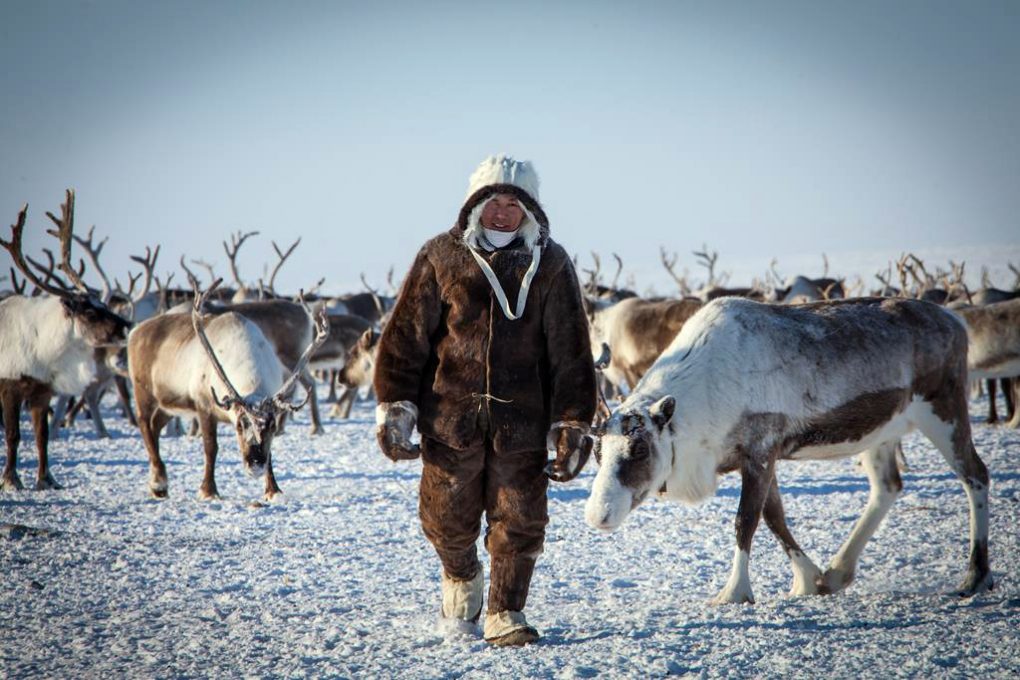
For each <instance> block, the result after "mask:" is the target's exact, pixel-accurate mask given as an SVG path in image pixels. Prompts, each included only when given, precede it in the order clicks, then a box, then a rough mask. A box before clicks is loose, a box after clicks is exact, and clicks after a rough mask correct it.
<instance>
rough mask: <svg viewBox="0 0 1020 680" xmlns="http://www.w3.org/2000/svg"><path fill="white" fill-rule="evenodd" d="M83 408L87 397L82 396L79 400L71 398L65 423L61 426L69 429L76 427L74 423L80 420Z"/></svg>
mask: <svg viewBox="0 0 1020 680" xmlns="http://www.w3.org/2000/svg"><path fill="white" fill-rule="evenodd" d="M83 408H85V395H81V396H79V397H78V398H77V399H75V398H74V397H71V401H70V403H69V404H68V407H67V415H66V416H64V422H63V423H61V425H62V426H63V427H66V428H68V429H70V428H72V427H74V421H75V420H77V419H78V414H79V413H81V410H82V409H83Z"/></svg>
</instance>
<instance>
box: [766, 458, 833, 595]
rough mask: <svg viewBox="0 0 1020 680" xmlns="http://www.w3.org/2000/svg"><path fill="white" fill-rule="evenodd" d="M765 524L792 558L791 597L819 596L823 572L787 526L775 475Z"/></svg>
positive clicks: (767, 499)
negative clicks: (819, 581)
mask: <svg viewBox="0 0 1020 680" xmlns="http://www.w3.org/2000/svg"><path fill="white" fill-rule="evenodd" d="M763 514H764V517H765V524H767V525H768V527H769V529H771V530H772V533H773V534H775V537H776V538H778V539H779V543H780V545H782V546H783V551H784V552H785V553H786V556H787V557H789V558H790V567H791V568H792V569H793V587H792V588H790V595H792V596H794V597H796V596H799V595H817V594H818V587H817V585H816V581H817V580H818V579H819V578H820V577H821V575H822V570H821V569H819V568H818V567H817V566H816V565H815V563H814V562H813V561H811V558H810V557H808V556H807V555H805V554H804V551H803V550H801V549H800V546H799V545H797V541H796V540H795V539H794V538H793V534H791V533H790V529H789V528H788V527H787V526H786V513H785V512H783V499H782V498H781V497H780V496H779V482H778V481H777V480H776V477H775V475H773V476H772V484H771V485H770V486H769V492H768V496H767V497H766V498H765V509H764V513H763Z"/></svg>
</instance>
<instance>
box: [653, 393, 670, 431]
mask: <svg viewBox="0 0 1020 680" xmlns="http://www.w3.org/2000/svg"><path fill="white" fill-rule="evenodd" d="M674 410H676V399H674V398H673V397H672V396H670V395H666V396H665V397H663V398H662V399H660V400H658V401H657V402H655V403H654V404H652V407H651V408H649V409H648V414H649V415H650V416H652V422H653V423H655V424H656V425H657V426H658V428H659V429H660V430H661V429H663V428H664V427H666V423H668V422H669V421H670V419H671V418H672V417H673V411H674Z"/></svg>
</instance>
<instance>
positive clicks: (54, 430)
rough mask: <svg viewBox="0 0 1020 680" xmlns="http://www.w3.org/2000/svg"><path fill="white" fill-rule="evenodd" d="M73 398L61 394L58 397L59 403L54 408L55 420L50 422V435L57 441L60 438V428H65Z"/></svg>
mask: <svg viewBox="0 0 1020 680" xmlns="http://www.w3.org/2000/svg"><path fill="white" fill-rule="evenodd" d="M72 400H73V397H69V396H67V395H66V394H61V395H59V396H58V397H57V403H56V405H55V406H54V407H53V419H52V420H51V421H50V434H52V435H53V438H54V439H56V438H58V437H60V428H61V427H63V426H64V416H66V415H67V407H68V406H69V405H70V403H71V401H72Z"/></svg>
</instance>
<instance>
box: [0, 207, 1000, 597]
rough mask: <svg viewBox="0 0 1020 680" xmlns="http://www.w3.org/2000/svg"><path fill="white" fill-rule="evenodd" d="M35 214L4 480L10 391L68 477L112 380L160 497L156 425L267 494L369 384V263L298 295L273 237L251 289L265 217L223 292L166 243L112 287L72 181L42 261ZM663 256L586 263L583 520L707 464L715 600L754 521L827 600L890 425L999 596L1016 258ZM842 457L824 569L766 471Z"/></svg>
mask: <svg viewBox="0 0 1020 680" xmlns="http://www.w3.org/2000/svg"><path fill="white" fill-rule="evenodd" d="M27 211H28V209H27V206H25V207H24V208H22V210H21V211H20V212H19V213H18V215H17V218H16V221H15V223H14V224H13V225H12V227H11V237H10V240H9V241H4V240H0V245H3V247H4V248H5V249H6V250H7V251H8V253H9V254H10V256H11V260H12V264H13V266H12V267H11V268H10V276H9V277H4V278H8V279H9V282H10V284H11V287H12V288H13V292H12V293H10V294H7V295H6V297H4V299H2V300H0V405H2V417H3V425H4V434H5V440H6V448H7V458H6V464H5V466H4V469H3V474H2V479H0V491H10V490H15V489H21V488H23V485H22V482H21V480H20V478H19V476H18V472H17V451H18V445H19V441H20V414H21V408H22V406H23V405H24V406H25V408H26V409H27V411H28V413H29V415H30V418H31V422H32V427H33V429H34V431H35V440H36V446H37V448H38V454H39V455H38V458H39V465H38V470H37V478H36V485H35V486H36V488H37V489H54V488H60V487H59V485H58V484H57V482H56V481H55V480H54V478H53V476H52V475H51V474H50V472H49V467H48V447H49V443H50V432H51V431H57V430H58V429H59V428H60V427H61V426H62V425H64V424H65V422H73V420H74V418H75V416H76V415H77V414H78V413H80V412H81V411H83V410H86V409H87V411H88V413H89V415H90V418H91V420H92V422H93V426H94V427H95V429H96V432H97V434H98V435H99V436H105V435H106V432H105V427H104V426H103V423H102V419H101V415H100V409H99V401H100V399H101V398H102V396H103V394H104V393H105V392H107V391H108V390H109V389H111V388H116V391H117V394H118V397H119V399H120V401H121V404H122V406H123V408H124V409H125V414H126V416H127V417H128V418H129V419H131V420H132V423H134V424H136V425H137V427H138V429H139V431H140V433H141V437H142V440H143V442H144V444H145V448H146V451H147V453H148V457H149V469H150V474H149V482H148V488H149V491H150V493H151V494H152V495H153V496H155V497H157V498H165V497H166V496H167V494H168V480H167V474H166V466H165V465H164V462H163V460H162V458H161V456H160V451H159V441H160V435H161V433H162V432H163V431H164V429H166V428H167V427H168V426H171V425H172V426H173V427H174V429H175V430H177V431H178V432H179V431H180V429H181V428H182V425H181V421H180V419H181V418H183V419H185V421H184V422H187V423H190V424H191V428H192V431H193V434H200V435H201V439H202V444H203V449H204V453H205V474H204V477H203V480H202V483H201V487H200V489H199V496H200V498H203V499H210V498H216V497H217V496H218V491H217V486H216V478H215V464H216V457H217V453H218V444H217V426H218V424H220V423H226V424H228V425H229V426H230V427H232V428H233V429H234V431H235V433H236V436H237V441H238V445H239V448H240V451H241V456H242V459H243V462H244V467H245V469H246V470H247V471H248V472H249V473H250V474H251V475H253V476H255V477H263V476H264V478H265V497H266V498H267V499H272V498H273V497H275V496H276V495H277V494H279V493H280V488H279V486H278V485H277V483H276V480H275V477H274V474H273V460H272V451H273V443H274V439H275V436H276V434H277V433H279V432H280V431H281V429H282V428H284V426H285V421H286V419H287V416H288V415H289V414H290V413H292V412H294V411H295V410H298V409H300V408H303V407H304V405H305V404H306V403H307V404H308V406H309V408H310V410H311V434H313V435H314V434H318V433H321V432H322V430H323V426H322V420H321V417H320V413H319V404H318V401H317V399H316V394H315V393H316V390H315V386H316V383H317V380H318V379H319V377H324V378H325V379H326V380H327V381H328V384H329V390H330V392H329V394H330V396H329V400H330V401H333V402H335V405H334V409H335V411H334V413H335V415H337V416H339V417H343V418H346V417H348V415H349V413H350V410H351V406H352V404H353V402H354V400H355V399H356V398H357V397H358V394H359V390H360V391H362V392H363V391H364V390H365V389H370V386H371V381H372V377H373V366H374V352H375V347H376V341H377V339H378V332H379V330H380V328H381V327H382V325H383V324H384V323H385V321H386V316H387V313H388V312H389V310H390V308H391V307H392V304H393V301H394V300H393V298H392V297H388V296H384V295H381V294H379V292H378V291H376V290H375V289H372V288H371V287H370V286H368V284H367V282H365V281H364V277H363V278H362V281H363V282H364V283H365V285H366V288H368V292H365V293H357V294H352V295H347V296H343V297H336V298H326V297H324V296H321V295H319V294H318V293H317V291H318V289H319V288H320V287H321V286H322V283H323V281H322V280H320V281H319V282H318V284H317V285H316V286H313V287H312V289H311V290H309V291H308V292H307V293H301V294H299V295H298V296H296V297H295V298H294V299H288V298H286V297H284V296H282V295H280V294H278V292H277V290H276V278H277V274H278V273H279V271H280V268H281V267H282V266H283V264H284V263H285V262H286V261H287V259H288V258H289V257H290V255H291V254H292V253H293V252H294V250H295V248H296V247H297V246H298V245H299V243H300V239H298V240H297V241H295V242H294V243H293V244H292V245H290V246H289V247H288V248H286V249H284V248H280V247H279V246H278V245H277V244H276V243H275V242H273V243H272V246H273V249H274V252H275V253H276V256H277V262H276V263H275V264H274V266H273V267H272V269H271V271H270V269H269V267H268V265H267V267H266V268H265V272H264V276H263V277H261V278H259V279H257V281H256V282H255V283H252V282H245V281H244V280H243V279H242V277H241V275H240V272H239V268H238V266H237V255H238V252H239V251H240V249H241V247H242V246H243V245H244V244H245V242H246V241H248V240H249V239H250V238H252V237H253V236H255V235H256V234H257V232H247V233H243V232H238V233H237V234H235V235H232V236H231V238H230V242H229V243H227V242H224V243H223V248H224V252H225V254H226V256H227V260H228V262H229V265H230V272H231V276H232V279H233V284H234V287H232V288H228V287H224V286H221V283H222V281H221V280H220V279H219V278H218V277H216V275H215V271H214V268H213V266H212V265H211V264H209V263H208V262H207V261H205V260H198V259H194V260H191V264H192V265H193V266H196V267H200V268H204V269H205V270H206V271H207V273H208V279H209V284H208V285H206V286H205V287H204V288H203V287H202V285H201V284H200V281H199V277H198V276H197V275H196V274H195V272H194V271H192V270H191V269H189V267H188V263H187V260H186V258H184V257H182V258H181V260H180V267H181V270H182V271H183V272H184V274H185V276H186V277H187V279H188V282H189V284H190V286H189V288H171V286H170V283H171V280H172V275H168V276H166V277H165V279H163V280H161V279H160V278H159V277H158V276H157V275H156V274H155V268H156V262H157V258H158V256H159V248H158V247H157V248H156V249H155V250H149V249H147V250H146V253H145V255H144V256H141V255H139V256H133V257H132V260H133V261H134V262H135V263H137V264H138V265H140V266H141V267H142V273H140V274H137V275H131V276H130V277H129V279H128V286H127V288H126V289H125V288H123V287H122V286H121V284H120V282H119V281H116V280H115V281H114V282H113V283H112V284H111V282H110V280H109V278H108V277H107V275H106V274H105V272H104V271H103V269H102V266H101V260H100V258H101V253H102V249H103V245H104V244H105V241H103V242H100V243H98V244H96V243H95V242H94V240H93V236H94V228H93V229H90V230H89V232H88V235H87V236H86V237H81V236H79V235H76V234H75V233H74V193H73V192H72V191H68V192H67V194H66V200H65V202H64V204H63V205H62V207H61V214H60V216H59V217H57V216H55V215H53V214H52V213H46V214H47V217H48V218H49V219H50V220H51V221H52V222H53V224H54V225H55V229H53V230H50V231H49V232H48V233H49V234H50V235H52V236H53V237H54V238H55V239H56V243H57V244H58V245H59V257H57V256H56V255H54V254H53V251H51V250H50V249H44V250H43V253H44V254H45V255H46V260H47V262H46V263H43V262H41V261H39V260H38V259H34V258H33V257H31V256H30V255H28V254H26V253H25V252H24V247H23V246H24V244H23V233H24V230H25V225H26V221H27ZM75 245H78V246H80V247H81V248H82V249H83V250H84V252H85V255H86V256H87V258H88V260H89V262H90V264H91V270H92V271H91V273H92V276H93V278H95V279H98V280H99V281H100V282H101V284H100V286H99V287H98V288H93V287H90V286H88V285H87V284H86V283H85V280H84V277H85V272H86V267H85V263H84V259H83V258H82V259H79V264H78V265H77V266H75V263H74V260H75V258H74V257H73V255H72V252H73V249H74V247H75ZM660 256H661V260H662V264H663V266H664V267H665V269H666V271H667V272H668V273H669V275H670V277H671V278H672V280H673V281H674V282H675V283H676V284H677V288H678V295H675V296H669V297H640V296H638V295H637V294H636V293H635V292H634V291H633V290H632V289H633V288H634V286H633V283H632V282H629V283H630V285H629V286H627V287H622V286H620V285H619V277H620V274H621V272H622V268H623V263H622V260H621V259H620V258H619V257H618V256H615V255H614V258H615V260H616V262H617V271H616V274H615V276H614V277H613V278H612V280H611V281H610V282H608V283H606V282H604V281H603V279H602V275H601V263H600V261H599V258H598V257H597V256H595V255H593V260H594V268H592V269H584V270H583V271H585V272H586V273H587V279H586V282H585V284H584V293H585V308H586V311H587V314H588V319H589V329H590V338H591V348H592V352H593V355H594V356H596V357H598V361H597V362H596V363H597V366H598V367H599V369H600V373H601V375H600V385H601V387H600V391H601V393H602V394H601V395H600V402H601V407H600V411H599V415H598V416H597V417H596V423H595V426H596V429H595V433H596V437H595V445H594V448H595V452H596V458H597V459H598V460H599V471H598V474H597V476H596V479H595V483H594V485H593V488H592V492H591V495H590V497H589V499H588V502H587V505H586V518H587V520H588V522H589V523H590V524H591V525H592V526H594V527H597V528H599V529H603V530H612V529H615V528H616V527H618V526H619V525H620V523H621V522H622V521H623V520H624V518H625V517H626V516H627V515H628V513H630V512H631V511H632V510H633V509H634V508H636V507H637V506H638V505H639V504H640V503H641V502H642V501H644V500H645V499H646V498H647V497H648V496H649V495H651V494H652V493H653V492H656V493H659V494H661V495H664V496H666V497H669V498H676V499H679V500H682V501H685V502H696V501H698V500H701V499H704V498H706V497H707V496H710V495H711V494H712V493H714V491H715V488H716V483H717V479H718V476H719V475H721V474H724V473H727V472H737V473H739V474H740V475H741V480H742V492H741V498H740V502H739V508H738V513H737V520H736V540H737V546H736V549H735V552H734V559H733V570H732V574H731V576H730V579H729V581H728V582H727V584H726V586H725V588H724V589H723V591H722V592H721V593H720V594H719V597H718V598H717V599H718V601H720V602H748V601H753V594H752V589H751V583H750V575H749V555H750V546H751V539H752V536H753V534H754V532H755V529H756V527H757V524H758V521H759V519H760V518H762V517H764V519H765V522H766V524H767V526H768V527H769V529H770V530H771V531H772V532H773V533H774V534H775V535H776V536H777V538H778V539H779V541H780V544H781V545H782V546H783V549H784V550H785V551H786V554H787V556H788V557H789V559H790V562H791V567H792V570H793V573H794V581H793V588H792V592H793V593H794V594H800V595H804V594H822V593H831V592H835V591H837V590H840V589H842V588H844V587H846V585H847V584H849V583H850V581H851V580H852V578H853V576H854V570H855V566H856V563H857V559H858V557H859V555H860V553H861V550H862V549H863V547H864V544H865V543H866V542H867V540H868V539H869V538H870V536H871V535H872V534H873V533H874V531H875V530H876V529H877V527H878V525H879V523H880V522H881V520H882V518H883V517H884V515H885V514H886V513H887V512H888V510H889V507H890V506H891V504H892V501H893V499H894V498H895V497H896V495H897V494H898V493H899V491H900V489H901V488H902V481H901V479H900V476H899V468H898V466H897V457H896V452H897V451H898V449H899V440H900V438H901V437H902V436H904V435H905V434H906V433H907V432H909V431H910V430H912V429H920V430H921V432H922V433H923V434H925V435H926V436H927V437H928V438H929V439H930V440H931V441H932V443H933V444H934V445H935V447H936V448H937V449H938V450H939V451H940V452H941V453H942V455H943V456H944V457H945V459H946V460H947V462H948V463H949V465H950V467H951V469H952V470H953V471H954V472H955V473H956V475H957V476H958V477H959V478H960V480H961V482H962V484H963V486H964V489H965V492H966V494H967V497H968V500H969V503H970V517H971V520H970V542H971V556H970V566H969V571H968V575H967V577H966V579H965V581H964V583H963V586H962V587H961V589H960V592H961V593H963V594H965V595H971V594H974V593H977V592H981V591H982V590H986V589H988V588H991V586H992V577H991V572H990V571H989V565H988V485H989V476H988V472H987V470H986V469H985V466H984V465H983V463H982V462H981V460H980V458H979V457H978V454H977V452H976V451H975V449H974V445H973V442H972V441H971V431H970V420H969V417H968V415H967V403H968V398H969V390H972V389H973V387H972V386H973V385H975V384H981V381H986V389H987V390H988V392H989V395H990V399H989V403H990V413H989V421H990V422H996V421H997V420H998V413H997V411H996V399H995V388H996V386H999V387H1001V389H1002V391H1003V393H1004V395H1005V397H1006V411H1007V412H1006V418H1005V419H1006V420H1007V421H1008V422H1009V425H1010V426H1011V427H1018V426H1020V409H1017V408H1015V404H1016V390H1017V384H1018V383H1017V381H1016V380H1015V379H1016V378H1017V377H1018V376H1020V290H1018V289H1020V272H1018V271H1017V270H1016V268H1013V271H1014V273H1015V274H1017V280H1016V281H1015V282H1014V284H1013V290H1000V289H996V288H993V287H992V286H991V285H990V281H988V277H987V276H985V277H983V279H984V280H983V284H984V285H983V287H982V288H981V290H978V291H976V292H974V293H971V292H970V291H969V289H968V288H967V286H966V285H965V283H964V265H963V264H962V263H961V264H956V263H950V269H949V270H941V269H937V270H936V271H935V273H933V274H931V273H929V272H928V270H927V269H926V267H925V265H924V263H923V262H922V261H921V260H920V259H919V258H917V257H914V256H912V255H906V256H904V257H902V258H900V260H899V261H898V262H896V263H895V264H894V265H893V264H891V265H890V267H889V269H888V270H886V271H885V272H879V273H878V274H877V275H876V278H877V279H878V281H879V283H881V287H879V288H877V289H875V290H872V291H869V294H868V295H867V296H862V295H864V294H865V290H864V288H865V286H864V283H863V281H862V280H860V279H858V281H857V282H856V284H849V283H848V282H847V281H845V280H843V279H838V278H831V277H829V276H828V263H827V261H826V267H825V272H824V274H823V276H822V277H819V278H814V279H813V278H808V277H805V276H796V277H792V278H789V279H787V280H785V281H784V280H783V279H782V277H780V276H779V274H778V272H777V271H776V262H775V261H773V262H772V264H771V265H770V268H769V271H768V273H766V275H765V276H764V277H763V279H761V280H756V281H754V282H752V285H750V286H748V287H726V285H725V284H726V283H728V281H727V279H728V277H727V276H725V275H718V274H717V272H716V265H717V260H718V254H717V253H714V252H712V253H710V252H709V251H708V249H707V248H702V250H701V251H698V252H696V253H695V256H696V258H697V259H698V261H699V262H700V263H701V264H702V265H703V266H704V267H705V268H706V270H707V278H706V280H705V283H704V285H702V286H698V287H695V286H693V285H691V283H690V282H689V280H688V276H687V274H686V273H684V274H679V273H677V271H676V263H677V257H676V255H669V254H668V253H667V252H666V250H665V249H663V250H661V252H660ZM575 266H576V267H578V268H580V267H579V265H578V263H577V261H576V259H575ZM894 266H895V272H896V273H897V274H898V275H899V280H898V281H895V280H894V278H893V271H894V270H893V268H894ZM19 273H20V275H21V277H23V280H22V281H19V278H18V274H19ZM143 276H144V279H143ZM391 276H392V272H391ZM139 281H143V283H142V284H141V285H139ZM29 284H30V285H31V287H32V289H33V290H32V291H31V292H29V290H28V286H29ZM153 284H155V290H153ZM391 284H392V282H391ZM897 284H898V285H897ZM317 376H318V377H317ZM299 387H300V390H301V392H303V398H301V399H297V396H298V395H297V394H296V392H297V390H298V388H299ZM338 387H341V388H342V393H341V394H339V395H338V392H337V389H338ZM51 402H53V405H52V408H51ZM611 404H612V405H613V407H612V408H611V407H610V405H611ZM856 454H861V462H862V465H863V467H864V470H865V472H866V474H867V476H868V479H869V481H870V483H871V487H872V493H871V497H870V500H869V501H868V505H867V507H866V508H865V511H864V514H863V515H862V517H861V519H860V520H859V521H858V523H857V525H856V526H855V527H854V529H853V531H852V533H851V535H850V537H849V538H848V539H847V541H846V543H845V544H844V545H843V546H842V548H841V549H840V550H839V551H838V553H837V554H836V555H835V556H834V557H833V559H832V561H831V562H830V563H829V565H828V567H827V568H826V569H825V570H822V569H820V568H819V567H818V566H816V565H815V563H814V562H813V561H812V560H811V559H810V558H808V557H807V555H806V554H805V552H804V551H803V550H802V549H801V548H800V546H799V545H798V544H797V542H796V540H795V539H794V538H793V536H792V534H791V533H790V531H789V529H788V527H787V526H786V522H785V517H784V512H783V507H782V500H781V497H780V493H779V487H778V483H777V481H776V476H775V466H776V464H777V463H778V462H780V461H785V460H798V459H823V460H827V459H834V458H840V457H845V456H851V455H856Z"/></svg>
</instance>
